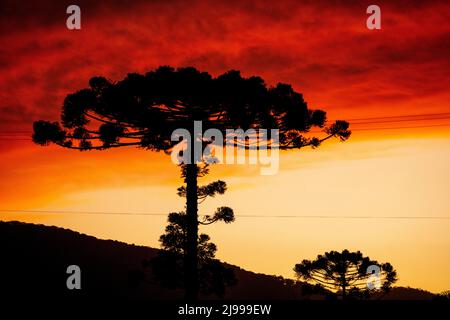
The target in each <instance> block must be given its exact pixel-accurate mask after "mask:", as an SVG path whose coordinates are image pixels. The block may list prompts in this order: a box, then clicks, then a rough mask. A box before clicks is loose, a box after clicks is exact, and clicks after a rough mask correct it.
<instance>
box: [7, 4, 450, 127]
mask: <svg viewBox="0 0 450 320" xmlns="http://www.w3.org/2000/svg"><path fill="white" fill-rule="evenodd" d="M69 4H72V2H66V1H62V2H61V1H56V0H55V1H49V0H43V1H35V2H33V1H22V2H18V1H11V0H7V1H3V2H2V10H0V30H1V34H0V40H1V41H2V44H4V45H2V46H1V47H0V71H1V72H2V77H1V78H0V86H1V87H2V92H0V118H1V120H2V121H1V122H0V131H1V130H2V126H4V125H5V123H6V122H9V123H14V124H15V125H16V124H17V125H18V123H19V122H23V125H24V126H25V125H26V126H28V127H31V123H32V121H33V120H36V118H46V117H47V118H51V119H58V118H59V107H60V105H61V103H62V101H63V99H64V96H65V95H66V94H68V93H70V92H72V91H75V90H78V89H80V88H82V87H84V86H86V84H87V81H88V80H89V78H90V77H91V76H93V75H104V76H107V77H108V78H111V79H114V80H118V79H120V78H122V77H123V76H124V75H125V74H126V73H128V72H145V71H146V70H148V69H151V68H155V67H157V66H158V65H167V64H171V65H174V66H186V65H191V66H195V67H198V68H201V69H203V70H206V71H209V72H211V73H213V74H219V73H222V72H224V71H226V70H228V69H239V70H241V71H242V72H243V73H244V74H245V75H255V74H256V75H261V76H263V77H264V79H265V80H266V81H267V82H268V83H269V84H274V83H276V82H287V83H292V84H293V85H294V87H295V88H296V89H297V90H299V91H302V92H303V93H304V94H305V96H306V98H307V99H308V101H310V100H312V101H313V102H314V104H318V105H320V106H322V105H325V106H326V107H328V106H329V107H330V108H334V110H338V111H340V112H344V113H345V112H346V110H351V109H353V108H356V107H359V106H360V105H361V104H364V105H365V106H368V105H369V104H371V105H374V106H375V105H378V107H380V105H381V107H382V106H385V107H386V113H390V112H393V111H395V108H396V105H400V104H406V103H409V102H414V101H419V100H420V99H424V98H427V99H429V98H430V97H432V96H433V95H436V96H437V95H441V96H442V95H445V94H448V83H449V80H450V75H449V70H450V65H449V59H448V56H450V16H449V13H450V10H449V9H450V4H449V3H447V2H445V1H395V2H392V1H379V2H378V4H379V5H380V7H381V8H382V30H381V31H369V30H367V29H366V27H365V19H366V16H367V15H366V13H365V9H366V7H367V5H369V4H371V3H369V2H364V1H350V0H348V1H333V0H328V1H320V2H319V1H302V2H300V1H294V0H293V1H290V0H286V1H276V2H274V1H235V0H229V1H162V0H161V1H144V0H142V1H119V0H113V1H87V0H86V1H77V4H78V5H79V6H80V7H81V9H82V30H80V31H69V30H67V29H66V28H65V19H66V16H67V15H66V13H65V8H66V7H67V6H68V5H69ZM430 99H431V98H430ZM440 99H442V97H441V98H440ZM435 104H436V105H438V101H437V100H436V102H435ZM441 105H442V103H441ZM363 111H364V110H361V109H360V112H363ZM367 112H369V113H370V108H369V107H368V108H367ZM361 116H363V115H360V117H361Z"/></svg>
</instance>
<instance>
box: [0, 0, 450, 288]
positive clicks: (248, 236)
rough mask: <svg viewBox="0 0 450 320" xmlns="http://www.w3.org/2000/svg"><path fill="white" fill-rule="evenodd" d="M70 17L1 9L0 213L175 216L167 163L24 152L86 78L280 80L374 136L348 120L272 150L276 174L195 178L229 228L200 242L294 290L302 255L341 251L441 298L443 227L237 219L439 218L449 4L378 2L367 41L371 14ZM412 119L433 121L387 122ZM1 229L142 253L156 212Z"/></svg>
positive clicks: (185, 5)
mask: <svg viewBox="0 0 450 320" xmlns="http://www.w3.org/2000/svg"><path fill="white" fill-rule="evenodd" d="M319 2H320V4H319ZM69 4H71V3H67V4H65V3H60V2H57V1H42V2H41V3H40V4H39V5H37V4H36V5H31V4H23V3H20V2H19V3H15V2H14V1H6V2H5V4H4V5H3V7H2V11H1V12H0V30H1V33H0V40H1V43H2V44H4V45H3V46H2V47H1V49H0V72H1V77H0V86H1V88H2V90H1V92H0V119H1V120H2V121H0V152H1V157H0V171H1V172H2V179H1V180H0V201H1V203H2V205H1V206H0V209H29V210H32V209H33V210H73V211H77V210H78V211H107V212H116V211H130V212H153V213H161V214H165V213H168V212H169V211H175V210H180V209H182V208H183V203H182V200H181V199H179V198H178V197H177V196H176V194H175V189H176V187H177V186H178V185H179V183H180V180H179V179H178V177H179V173H178V171H177V170H178V169H177V168H176V167H175V166H174V165H173V164H172V163H171V162H170V158H169V157H167V156H165V155H163V154H154V153H150V152H146V151H142V150H137V149H124V150H110V151H107V152H88V153H80V152H75V151H71V150H62V149H60V148H57V147H54V146H52V147H49V148H41V147H38V146H35V145H33V144H32V143H31V141H29V133H30V132H31V125H32V122H33V121H34V120H38V119H51V120H58V117H59V111H60V106H61V104H62V101H63V99H64V96H65V95H66V94H68V93H71V92H73V91H76V90H78V89H80V88H83V87H84V86H86V85H87V81H88V80H89V78H90V77H91V76H93V75H103V76H106V77H108V78H110V79H113V80H119V79H121V78H122V77H123V76H125V75H126V74H127V73H128V72H145V71H148V70H150V69H153V68H155V67H157V66H159V65H167V64H170V65H173V66H187V65H192V66H195V67H197V68H199V69H202V70H205V71H208V72H210V73H212V74H214V75H217V74H220V73H222V72H225V71H227V70H229V69H238V70H241V72H242V73H243V74H244V75H245V76H249V75H254V74H255V75H260V76H262V77H263V78H264V79H265V80H266V81H267V83H269V84H275V83H276V82H278V81H280V82H285V83H291V84H292V85H293V86H294V88H295V89H296V90H297V91H299V92H302V93H303V94H304V96H305V99H306V100H307V101H308V103H309V106H310V107H312V108H322V109H324V110H326V111H328V115H329V118H330V119H338V118H342V119H351V120H352V119H366V118H373V117H383V119H381V120H382V121H385V122H384V123H380V124H371V123H370V124H357V123H358V122H373V121H375V122H380V119H378V120H373V121H371V120H365V121H351V122H352V129H354V132H353V136H352V137H351V139H350V140H349V141H348V142H346V143H344V144H341V143H337V142H331V143H328V144H326V145H324V146H322V147H321V148H319V149H317V150H313V151H311V150H305V151H301V152H289V153H286V154H283V155H282V157H281V169H280V172H279V173H278V174H277V175H275V176H270V177H267V176H260V175H259V169H258V168H255V167H247V166H244V167H242V166H217V167H216V168H213V169H212V171H211V172H212V174H211V177H208V179H217V178H218V177H220V178H223V179H225V180H226V181H227V182H228V185H229V192H228V193H227V194H226V195H225V196H223V197H220V198H217V199H214V200H213V201H209V202H205V204H204V205H203V206H202V207H201V211H202V213H209V212H210V211H211V210H213V209H214V207H215V206H220V205H228V206H231V207H233V208H234V209H235V212H236V216H237V221H236V222H235V223H234V224H233V225H227V226H220V225H217V226H213V227H210V228H208V229H205V232H207V233H209V234H210V235H211V237H212V238H213V241H214V242H216V243H217V244H218V246H219V251H218V257H219V258H221V259H223V260H226V261H227V262H230V263H235V264H238V265H240V266H242V267H245V268H247V269H250V270H253V271H258V272H266V273H272V274H282V275H284V276H288V277H292V276H293V274H292V267H293V265H294V264H295V263H296V262H298V261H300V260H301V259H304V258H313V257H314V256H316V255H317V254H319V253H322V252H323V251H326V250H332V249H334V250H340V249H344V248H349V249H355V250H362V251H363V252H364V253H365V254H367V255H369V256H370V257H372V258H374V259H378V260H381V261H383V260H386V261H390V262H392V264H393V265H394V266H395V267H396V268H397V270H398V272H399V276H400V281H399V284H401V285H410V286H414V287H421V288H425V289H428V290H432V291H435V292H438V291H442V290H444V289H449V288H450V275H449V273H448V270H449V269H450V253H449V252H450V250H449V248H450V237H449V235H448V230H449V227H450V219H447V220H445V219H441V220H433V219H416V220H414V219H412V220H404V219H403V220H401V219H369V220H368V219H313V218H296V219H294V218H284V219H282V218H246V217H244V216H245V215H249V214H250V215H251V214H257V215H263V216H264V215H277V214H279V215H313V216H314V215H316V216H320V215H331V216H352V215H353V216H354V215H364V216H365V215H370V216H383V217H384V216H442V217H450V200H449V198H448V190H449V189H450V167H449V166H448V163H449V160H450V144H449V142H450V126H449V125H450V120H449V117H450V114H447V115H446V114H445V113H450V105H449V101H450V91H449V84H450V81H449V80H450V74H449V71H450V59H448V57H449V56H450V5H449V4H448V3H446V2H445V1H427V2H425V1H420V2H419V1H417V3H416V4H415V2H414V1H396V2H395V4H393V3H392V1H378V2H377V4H378V5H379V6H380V7H381V10H382V30H379V31H370V30H367V29H366V27H365V19H366V14H365V9H366V8H367V6H368V5H369V4H372V3H369V2H365V1H304V2H302V4H300V1H278V2H277V3H271V2H268V1H245V2H244V1H224V2H219V1H214V2H212V1H211V2H206V1H196V2H184V1H150V2H149V1H136V2H132V3H130V2H129V1H108V7H106V6H105V5H99V4H95V5H94V4H92V3H91V2H90V1H79V2H78V5H79V6H80V7H81V12H82V30H80V31H69V30H67V29H66V28H65V19H66V14H65V8H66V6H67V5H69ZM414 114H419V115H422V114H435V115H434V116H425V117H424V116H421V117H413V118H411V117H406V118H385V117H393V116H403V115H414ZM436 114H438V115H436ZM411 119H415V121H410V120H411ZM424 119H425V120H424ZM399 120H401V121H399ZM405 120H408V121H405ZM394 121H396V122H394ZM411 126H418V128H409V127H411ZM377 128H378V130H372V129H377ZM380 128H381V129H383V130H381V129H380ZM385 128H400V129H391V130H385ZM366 129H371V130H366ZM239 214H241V215H242V216H243V217H242V218H239ZM0 218H1V219H5V220H10V219H20V220H23V221H33V222H40V223H44V224H54V225H59V226H64V227H68V228H73V229H75V230H77V231H82V232H86V233H89V234H92V235H96V236H99V237H102V238H113V239H118V240H123V241H127V242H134V243H140V244H146V245H151V246H157V245H158V243H157V239H158V236H159V235H160V234H161V233H162V231H163V228H164V225H165V217H164V216H152V217H142V216H137V217H136V216H131V217H130V216H100V215H95V216H93V215H91V216H88V215H78V214H60V215H55V214H47V215H44V214H37V213H35V214H12V213H5V212H3V213H2V212H0ZM268 257H276V258H273V259H272V258H270V259H268Z"/></svg>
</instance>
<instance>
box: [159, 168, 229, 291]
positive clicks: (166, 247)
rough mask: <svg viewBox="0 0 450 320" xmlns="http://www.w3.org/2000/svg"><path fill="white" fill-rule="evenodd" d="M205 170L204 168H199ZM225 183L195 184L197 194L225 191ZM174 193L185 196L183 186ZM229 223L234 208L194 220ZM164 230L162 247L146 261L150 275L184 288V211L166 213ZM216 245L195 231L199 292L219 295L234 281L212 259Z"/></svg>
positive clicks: (185, 244) (206, 222)
mask: <svg viewBox="0 0 450 320" xmlns="http://www.w3.org/2000/svg"><path fill="white" fill-rule="evenodd" d="M202 171H203V174H205V172H204V171H205V169H203V170H202ZM226 188H227V186H226V183H225V182H224V181H221V180H218V181H214V182H212V183H210V184H208V185H206V186H201V187H199V188H198V198H199V199H202V201H203V200H204V199H206V198H207V197H214V196H215V195H216V194H223V193H224V192H225V191H226ZM178 195H179V196H182V197H185V196H186V190H185V187H184V186H183V187H180V188H179V189H178ZM219 221H222V222H225V223H231V222H233V221H234V212H233V210H232V209H231V208H229V207H219V208H217V209H216V211H215V212H214V214H213V215H212V216H210V215H205V216H203V218H202V219H201V220H199V221H198V223H199V224H201V225H209V224H212V223H215V222H219ZM168 222H169V223H168V225H167V226H166V229H165V233H164V234H163V235H161V237H160V239H159V241H160V243H161V246H162V249H163V250H162V251H160V252H159V254H158V256H156V257H155V258H153V259H152V260H151V261H150V262H151V263H150V265H151V266H152V270H153V275H154V279H155V280H156V281H157V282H159V283H161V284H162V285H163V286H165V287H168V288H173V289H175V288H184V287H185V282H186V276H185V274H184V273H185V269H184V268H183V265H184V263H183V257H184V256H185V254H186V248H187V215H186V212H185V211H181V212H172V213H170V214H169V217H168ZM216 251H217V247H216V245H215V244H214V243H212V242H211V241H210V237H209V236H208V235H207V234H204V233H202V234H199V235H198V247H197V261H198V274H199V289H200V292H201V293H203V294H215V295H217V296H220V297H221V296H223V294H224V293H225V288H226V287H227V286H231V285H233V284H235V283H236V279H235V277H234V273H233V270H232V269H230V268H227V267H225V266H224V265H223V264H222V263H221V262H220V261H218V260H216V259H215V253H216Z"/></svg>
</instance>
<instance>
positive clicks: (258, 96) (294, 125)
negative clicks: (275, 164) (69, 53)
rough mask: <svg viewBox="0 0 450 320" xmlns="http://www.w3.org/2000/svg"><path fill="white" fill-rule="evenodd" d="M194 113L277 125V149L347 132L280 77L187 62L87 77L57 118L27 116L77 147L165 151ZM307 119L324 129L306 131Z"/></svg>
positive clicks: (53, 139) (248, 124)
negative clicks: (314, 133) (116, 77)
mask: <svg viewBox="0 0 450 320" xmlns="http://www.w3.org/2000/svg"><path fill="white" fill-rule="evenodd" d="M194 120H196V121H202V125H203V128H204V130H207V129H208V128H216V129H219V130H225V129H227V128H231V129H244V130H247V129H250V128H252V129H259V128H266V129H271V128H273V129H279V146H278V147H279V148H282V149H292V148H301V147H304V146H308V145H309V146H313V147H316V146H318V145H319V144H320V143H321V142H322V141H324V140H326V139H328V138H331V137H338V138H340V139H341V140H346V139H348V137H349V136H350V133H351V132H350V131H349V130H348V127H349V125H348V123H347V122H346V121H342V120H337V121H336V122H334V123H332V124H331V125H329V126H326V113H325V112H324V111H322V110H311V109H309V108H308V105H307V103H306V102H305V100H304V99H303V95H302V94H300V93H297V92H296V91H294V90H293V88H292V87H291V86H290V85H288V84H283V83H279V84H277V85H275V86H267V84H266V83H265V82H264V80H263V79H262V78H260V77H257V76H252V77H248V78H246V77H243V76H242V75H241V74H240V72H239V71H236V70H230V71H228V72H226V73H224V74H222V75H219V76H217V77H213V76H211V75H210V74H209V73H207V72H201V71H198V70H197V69H195V68H193V67H186V68H178V69H174V68H172V67H169V66H162V67H159V68H157V69H156V70H154V71H150V72H148V73H146V74H144V75H142V74H137V73H130V74H128V75H127V76H126V77H125V78H124V79H123V80H121V81H117V82H114V81H111V80H108V79H106V78H104V77H99V76H96V77H93V78H91V79H90V80H89V88H85V89H82V90H80V91H77V92H75V93H72V94H69V95H67V96H66V98H65V100H64V104H63V106H62V113H61V122H60V123H58V122H49V121H43V120H40V121H36V122H35V123H34V134H33V141H34V142H35V143H37V144H41V145H47V144H49V143H55V144H58V145H60V146H63V147H66V148H72V149H79V150H102V149H107V148H113V147H121V146H137V147H142V148H146V149H151V150H156V151H161V150H162V151H166V152H168V151H169V150H171V148H173V146H174V145H175V144H176V143H177V142H173V141H171V134H172V132H173V131H174V130H175V129H177V128H190V127H192V123H193V121H194ZM314 126H315V127H319V128H322V129H323V131H324V133H325V135H324V136H323V137H320V138H319V137H306V136H305V135H304V133H305V132H308V131H309V130H310V129H311V128H312V127H314ZM225 139H226V137H225Z"/></svg>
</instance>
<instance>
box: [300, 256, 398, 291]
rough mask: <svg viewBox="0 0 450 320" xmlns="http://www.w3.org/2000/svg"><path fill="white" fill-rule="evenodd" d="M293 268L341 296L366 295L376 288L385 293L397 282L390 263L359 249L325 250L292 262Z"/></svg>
mask: <svg viewBox="0 0 450 320" xmlns="http://www.w3.org/2000/svg"><path fill="white" fill-rule="evenodd" d="M294 271H295V274H296V276H297V277H298V278H299V279H300V280H304V281H306V282H308V283H309V284H313V285H316V286H318V287H321V288H322V289H326V290H329V291H331V292H335V293H336V294H337V295H340V296H341V297H342V298H343V299H345V298H347V297H369V296H370V295H371V294H372V293H375V292H379V290H382V291H384V292H387V291H389V290H390V288H391V285H392V284H393V283H394V282H396V281H397V272H396V271H395V270H394V268H393V267H392V265H391V264H390V263H378V262H377V261H375V260H371V259H370V258H369V257H364V256H363V255H362V253H361V252H359V251H357V252H349V251H348V250H343V251H342V252H338V251H330V252H326V253H325V254H324V255H318V256H317V259H316V260H313V261H310V260H303V261H302V262H301V263H299V264H296V265H295V267H294ZM377 289H379V290H377Z"/></svg>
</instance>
